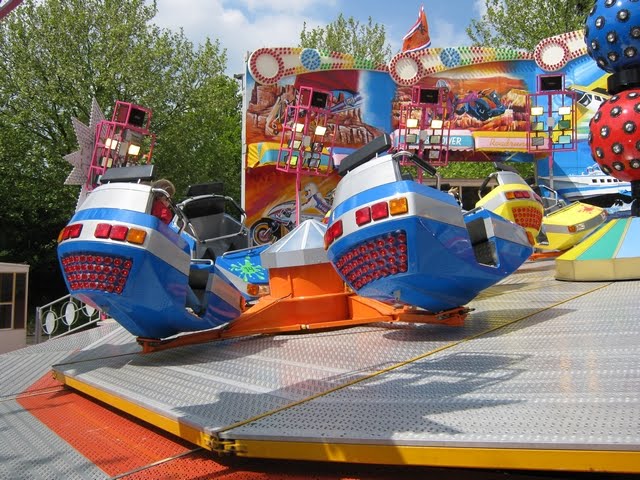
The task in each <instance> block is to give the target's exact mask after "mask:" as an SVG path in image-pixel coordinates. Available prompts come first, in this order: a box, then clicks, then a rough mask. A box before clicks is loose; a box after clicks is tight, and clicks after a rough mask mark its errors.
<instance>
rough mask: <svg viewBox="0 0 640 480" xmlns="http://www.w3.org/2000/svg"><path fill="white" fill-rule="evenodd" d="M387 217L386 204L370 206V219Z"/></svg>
mask: <svg viewBox="0 0 640 480" xmlns="http://www.w3.org/2000/svg"><path fill="white" fill-rule="evenodd" d="M388 216H389V204H388V203H387V202H379V203H375V204H373V205H371V218H373V219H374V220H380V219H383V218H387V217H388Z"/></svg>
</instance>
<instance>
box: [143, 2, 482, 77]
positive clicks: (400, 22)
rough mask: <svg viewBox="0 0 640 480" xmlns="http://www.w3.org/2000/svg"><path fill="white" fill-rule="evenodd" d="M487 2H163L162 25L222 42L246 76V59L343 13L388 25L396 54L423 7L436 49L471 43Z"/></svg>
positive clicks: (293, 42) (293, 41) (292, 41)
mask: <svg viewBox="0 0 640 480" xmlns="http://www.w3.org/2000/svg"><path fill="white" fill-rule="evenodd" d="M484 3H485V0H449V1H442V0H422V1H417V0H395V1H393V0H386V1H382V0H266V1H265V0H157V4H158V15H157V17H156V19H155V20H156V23H157V24H158V25H160V26H161V27H165V28H170V29H175V30H177V29H180V28H182V29H183V31H184V33H185V35H186V36H187V37H188V38H189V39H190V40H192V41H193V42H194V43H201V42H202V41H203V40H204V39H205V38H206V37H209V38H211V39H212V40H213V39H218V40H220V44H221V46H222V47H223V48H225V49H226V50H227V55H228V57H229V58H228V63H227V65H228V68H227V73H228V74H230V75H231V74H233V73H241V72H243V71H244V57H245V54H246V53H247V52H252V51H254V50H256V49H258V48H261V47H295V46H297V45H298V42H299V39H300V32H301V30H302V26H303V23H304V22H306V23H307V28H308V29H309V28H314V27H318V26H325V25H327V24H328V23H331V22H333V21H334V20H335V19H336V18H337V17H338V14H340V13H342V14H343V15H344V16H345V17H347V18H348V17H351V16H352V17H354V18H355V19H356V20H358V21H360V23H362V24H366V23H367V21H368V18H369V17H371V18H372V20H373V22H374V23H379V24H382V25H384V26H385V30H386V34H387V41H388V43H389V44H390V45H391V48H392V50H393V53H396V52H397V51H399V50H400V47H401V44H402V37H403V36H404V35H405V33H407V31H408V30H409V28H410V27H411V26H412V25H413V24H414V22H415V21H416V19H417V17H418V12H419V9H420V6H421V5H424V8H425V12H426V14H427V21H428V23H429V31H430V34H431V46H432V47H455V46H460V45H468V44H469V43H470V41H469V39H468V37H467V35H466V33H465V27H466V26H467V25H468V24H469V22H470V21H471V19H473V18H480V16H481V13H482V8H483V6H484Z"/></svg>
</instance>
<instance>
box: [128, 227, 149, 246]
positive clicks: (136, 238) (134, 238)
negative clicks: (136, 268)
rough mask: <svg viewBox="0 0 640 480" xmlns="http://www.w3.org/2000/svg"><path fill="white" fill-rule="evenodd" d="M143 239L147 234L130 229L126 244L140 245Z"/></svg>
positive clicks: (136, 229)
mask: <svg viewBox="0 0 640 480" xmlns="http://www.w3.org/2000/svg"><path fill="white" fill-rule="evenodd" d="M145 238H147V232H145V231H144V230H140V229H138V228H132V229H131V230H129V233H127V242H130V243H135V244H136V245H142V244H143V243H144V240H145Z"/></svg>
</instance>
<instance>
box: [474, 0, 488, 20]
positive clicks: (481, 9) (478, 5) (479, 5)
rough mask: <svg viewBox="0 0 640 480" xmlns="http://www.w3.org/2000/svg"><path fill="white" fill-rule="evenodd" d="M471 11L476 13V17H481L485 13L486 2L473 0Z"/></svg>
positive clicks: (484, 0)
mask: <svg viewBox="0 0 640 480" xmlns="http://www.w3.org/2000/svg"><path fill="white" fill-rule="evenodd" d="M473 11H474V13H477V14H478V15H477V17H478V18H480V17H482V16H483V15H484V14H485V13H487V3H486V0H474V1H473Z"/></svg>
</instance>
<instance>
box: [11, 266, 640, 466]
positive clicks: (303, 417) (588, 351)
mask: <svg viewBox="0 0 640 480" xmlns="http://www.w3.org/2000/svg"><path fill="white" fill-rule="evenodd" d="M553 274H554V263H553V262H552V261H542V262H538V263H527V264H525V265H524V266H523V267H522V268H521V269H520V270H519V271H518V272H516V273H515V274H513V275H511V276H510V277H509V278H508V279H506V280H505V281H504V282H502V283H500V284H499V285H497V286H495V287H493V288H491V289H489V290H487V291H485V292H484V293H483V294H482V295H481V296H480V297H478V298H476V299H475V300H474V301H473V302H471V303H470V304H469V305H468V306H469V307H471V308H473V309H474V311H473V312H472V313H471V315H470V316H469V318H468V319H467V321H466V324H465V326H463V327H448V326H441V325H415V324H400V323H395V324H394V323H389V324H374V325H370V326H366V327H358V328H351V329H344V330H335V331H327V332H322V333H314V334H291V335H279V336H269V337H248V338H242V339H235V340H225V341H218V342H211V343H207V344H200V345H192V346H186V347H179V348H175V349H172V350H166V351H161V352H155V353H148V354H143V353H141V351H140V347H139V346H138V345H137V343H136V342H135V340H134V339H133V338H132V337H131V336H129V335H128V334H127V333H126V332H124V331H123V330H122V329H120V328H112V330H111V331H109V332H107V333H105V334H101V335H100V336H99V337H98V338H94V339H85V342H86V343H85V346H83V347H78V348H75V347H74V346H73V345H72V343H71V342H72V340H70V339H67V340H64V341H65V342H67V344H66V345H65V346H60V348H56V347H55V344H56V343H57V342H56V341H52V342H47V343H46V344H44V345H42V346H37V347H30V348H31V349H32V350H29V349H24V351H19V352H16V353H15V354H14V355H4V356H0V365H2V366H3V367H4V369H5V370H7V369H8V370H11V371H13V372H14V373H13V375H12V377H11V381H8V379H9V377H7V375H6V374H3V375H2V376H1V377H0V380H1V382H2V383H1V385H2V389H1V393H2V396H3V397H4V398H5V399H6V400H5V402H4V403H2V404H0V406H2V407H3V408H5V409H6V408H12V403H11V402H12V400H11V396H12V395H16V394H18V393H19V392H21V391H23V390H24V389H25V388H26V387H28V386H29V385H30V384H31V383H33V381H34V380H35V379H37V378H39V377H41V376H42V374H43V370H42V367H40V369H39V370H38V368H35V364H36V363H38V362H39V363H40V364H43V365H46V364H48V365H49V366H50V365H52V364H53V371H54V372H55V375H56V377H57V378H58V380H59V381H61V382H62V383H64V384H66V385H67V386H68V387H71V388H73V389H75V390H78V391H80V392H83V393H85V394H88V395H90V396H91V397H94V398H96V399H98V400H101V401H104V402H106V403H108V404H110V405H114V406H115V407H116V408H118V409H120V410H122V411H124V412H126V413H129V414H131V415H133V416H135V417H137V418H140V419H141V420H144V421H146V422H149V423H151V424H152V425H155V426H157V427H158V428H161V429H163V430H165V431H167V432H169V433H171V434H174V435H177V436H179V437H181V438H183V439H185V440H187V441H189V442H191V443H192V444H194V445H195V446H200V447H203V448H205V449H208V450H213V451H215V452H218V453H223V454H227V455H234V456H240V457H255V458H272V459H293V460H312V461H315V460H320V461H330V462H345V463H369V464H387V465H417V466H435V467H462V468H492V469H500V468H504V469H527V470H557V471H561V470H562V471H573V472H586V471H600V472H614V473H623V472H627V473H640V369H639V367H638V365H640V321H639V319H638V316H637V300H636V296H635V295H636V294H637V292H638V289H639V288H640V282H635V281H630V282H614V283H610V282H593V283H589V282H580V283H572V282H560V281H556V280H555V279H554V276H553ZM61 341H62V340H61ZM48 344H50V345H51V346H50V347H48V349H47V348H46V346H47V345H48ZM65 349H66V351H65ZM69 349H73V351H69ZM9 357H13V358H9ZM36 357H37V358H36ZM16 359H20V362H21V363H23V362H24V363H29V359H33V360H34V362H33V365H30V366H28V368H27V367H25V370H29V371H33V370H37V372H36V373H27V372H21V373H19V372H17V371H16V370H15V369H16V368H17V367H15V363H14V362H15V360H16ZM24 359H26V360H24ZM36 360H37V361H36ZM46 368H49V367H46ZM12 369H13V370H12ZM14 375H17V376H14ZM16 378H19V379H17V380H15V379H16ZM13 430H14V428H12V427H9V431H10V432H13ZM2 443H3V442H0V444H2ZM4 448H5V449H6V448H7V447H6V442H5V447H4ZM0 453H2V455H3V456H5V455H9V454H8V453H6V452H3V451H0ZM70 461H72V459H70ZM15 468H17V467H15Z"/></svg>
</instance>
